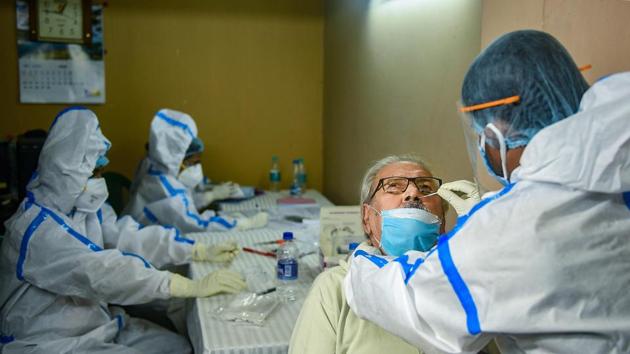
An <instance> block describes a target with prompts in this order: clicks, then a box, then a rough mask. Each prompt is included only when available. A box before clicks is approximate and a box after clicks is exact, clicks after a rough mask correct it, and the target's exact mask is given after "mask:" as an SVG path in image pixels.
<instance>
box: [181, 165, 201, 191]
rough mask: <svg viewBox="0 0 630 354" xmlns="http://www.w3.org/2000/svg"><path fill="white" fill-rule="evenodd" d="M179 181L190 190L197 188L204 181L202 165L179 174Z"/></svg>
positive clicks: (191, 167) (187, 168)
mask: <svg viewBox="0 0 630 354" xmlns="http://www.w3.org/2000/svg"><path fill="white" fill-rule="evenodd" d="M177 179H178V180H179V181H180V182H182V184H183V185H185V186H186V187H188V188H193V187H195V186H196V185H198V184H199V183H201V181H203V170H202V169H201V164H200V163H198V164H195V165H193V166H190V167H186V168H185V169H184V170H183V171H181V172H180V173H179V176H177Z"/></svg>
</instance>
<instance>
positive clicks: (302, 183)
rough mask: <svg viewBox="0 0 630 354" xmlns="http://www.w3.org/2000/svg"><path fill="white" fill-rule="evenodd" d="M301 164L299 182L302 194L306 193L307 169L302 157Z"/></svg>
mask: <svg viewBox="0 0 630 354" xmlns="http://www.w3.org/2000/svg"><path fill="white" fill-rule="evenodd" d="M299 160H300V164H299V166H298V182H299V183H300V188H302V192H306V168H305V167H304V158H303V157H300V158H299Z"/></svg>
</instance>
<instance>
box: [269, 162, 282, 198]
mask: <svg viewBox="0 0 630 354" xmlns="http://www.w3.org/2000/svg"><path fill="white" fill-rule="evenodd" d="M280 179H281V176H280V168H279V167H278V156H275V155H274V156H272V157H271V170H269V189H271V191H272V192H277V191H279V190H280Z"/></svg>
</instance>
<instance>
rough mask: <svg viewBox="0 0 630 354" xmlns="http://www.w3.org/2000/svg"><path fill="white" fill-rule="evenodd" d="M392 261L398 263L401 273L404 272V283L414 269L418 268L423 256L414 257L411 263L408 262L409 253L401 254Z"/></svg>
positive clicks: (422, 261) (407, 280)
mask: <svg viewBox="0 0 630 354" xmlns="http://www.w3.org/2000/svg"><path fill="white" fill-rule="evenodd" d="M425 258H426V256H425ZM393 262H398V263H400V266H401V267H402V270H403V273H404V274H405V285H406V284H407V283H408V282H409V279H411V276H412V275H413V274H414V273H415V272H416V269H418V267H420V265H421V264H422V263H424V258H422V257H418V259H416V261H415V262H413V264H410V263H409V255H407V254H403V255H402V256H400V257H398V258H396V259H394V260H393Z"/></svg>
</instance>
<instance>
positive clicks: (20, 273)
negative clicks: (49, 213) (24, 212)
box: [15, 210, 46, 280]
mask: <svg viewBox="0 0 630 354" xmlns="http://www.w3.org/2000/svg"><path fill="white" fill-rule="evenodd" d="M44 220H46V213H45V212H44V211H43V210H40V212H39V214H37V216H36V217H35V219H33V221H31V224H30V225H28V227H27V228H26V232H25V233H24V236H23V237H22V243H21V244H20V255H19V257H18V261H17V267H16V269H15V275H16V276H17V278H18V279H19V280H24V261H25V260H26V251H27V249H28V241H30V239H31V237H32V236H33V233H34V232H35V230H37V228H38V227H39V225H41V224H42V222H44Z"/></svg>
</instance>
